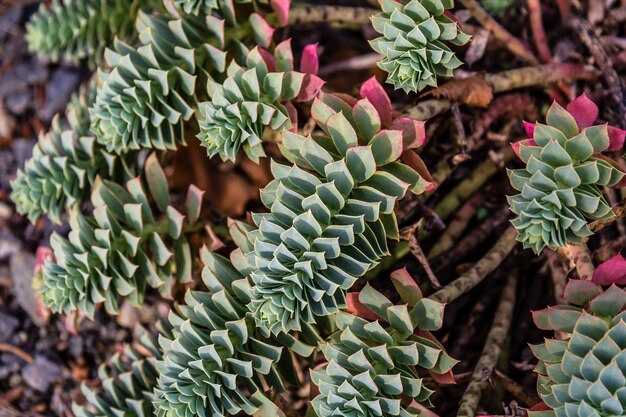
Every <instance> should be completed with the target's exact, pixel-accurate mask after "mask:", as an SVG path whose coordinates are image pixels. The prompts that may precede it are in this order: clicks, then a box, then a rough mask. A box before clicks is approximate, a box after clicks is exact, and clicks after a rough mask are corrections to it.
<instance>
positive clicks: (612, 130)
mask: <svg viewBox="0 0 626 417" xmlns="http://www.w3.org/2000/svg"><path fill="white" fill-rule="evenodd" d="M608 130H609V147H608V148H607V151H608V152H619V151H621V150H622V148H623V147H624V138H625V137H626V130H622V129H618V128H617V127H613V126H608Z"/></svg>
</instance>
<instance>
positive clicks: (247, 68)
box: [198, 40, 323, 162]
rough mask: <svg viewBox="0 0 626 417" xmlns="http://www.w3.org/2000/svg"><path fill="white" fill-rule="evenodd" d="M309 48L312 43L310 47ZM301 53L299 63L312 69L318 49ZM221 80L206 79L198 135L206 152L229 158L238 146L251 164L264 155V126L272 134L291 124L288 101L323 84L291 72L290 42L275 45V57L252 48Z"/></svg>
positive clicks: (313, 77) (309, 94) (302, 97)
mask: <svg viewBox="0 0 626 417" xmlns="http://www.w3.org/2000/svg"><path fill="white" fill-rule="evenodd" d="M311 47H313V50H314V48H315V45H311ZM311 47H306V48H305V50H304V52H303V65H302V66H303V67H305V68H310V67H315V68H317V53H315V52H312V50H311ZM227 75H228V78H226V80H225V81H224V82H223V83H217V82H209V84H208V94H209V97H210V99H211V100H210V101H207V102H204V103H200V108H199V123H200V133H199V134H198V139H199V140H200V143H201V144H202V145H203V146H205V147H206V148H207V153H208V155H209V156H211V157H213V156H215V155H219V156H220V157H221V158H222V160H231V161H234V160H235V158H236V156H237V153H238V152H239V150H240V149H242V148H243V150H244V151H245V153H246V155H247V156H248V157H249V158H250V159H252V160H253V161H255V162H258V161H259V158H260V157H262V156H265V152H264V151H263V146H262V140H263V134H264V132H265V129H266V128H269V129H271V130H273V131H274V132H280V131H282V130H283V129H291V128H293V127H296V126H294V125H295V124H296V121H295V120H293V121H292V118H293V119H295V115H296V110H295V108H293V106H292V105H291V103H290V101H291V100H295V99H298V100H300V101H308V100H311V99H312V98H313V97H314V96H315V95H317V93H318V92H319V89H320V88H321V85H322V84H323V82H322V81H321V80H320V79H319V78H318V77H317V76H316V75H315V74H310V73H308V74H305V73H303V72H299V71H296V70H295V69H294V64H293V52H292V50H291V42H290V41H289V40H287V41H284V42H282V43H280V44H279V45H277V46H276V48H275V50H274V55H271V54H269V53H268V52H267V51H265V50H263V49H261V48H259V47H256V48H254V49H253V50H252V51H250V52H249V53H248V54H247V56H246V59H245V65H244V66H240V65H239V64H237V62H235V61H232V63H231V64H230V65H229V67H228V71H227Z"/></svg>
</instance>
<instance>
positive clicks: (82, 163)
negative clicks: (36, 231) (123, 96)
mask: <svg viewBox="0 0 626 417" xmlns="http://www.w3.org/2000/svg"><path fill="white" fill-rule="evenodd" d="M94 95H95V90H94V89H92V88H90V89H86V90H84V91H82V92H81V93H80V94H79V95H77V96H74V97H73V98H72V100H71V102H70V104H69V105H68V107H67V110H66V113H65V117H66V119H67V122H68V123H69V128H65V127H64V126H63V124H62V122H61V117H60V116H59V115H56V116H55V117H54V118H53V120H52V127H51V128H50V131H49V132H47V133H41V134H40V135H39V140H38V142H37V144H36V145H35V147H34V148H33V154H32V156H31V158H30V159H28V160H27V161H26V164H25V166H24V169H23V170H21V169H18V171H17V177H16V178H15V180H14V181H12V182H11V188H12V193H11V198H12V200H13V201H14V202H15V206H16V209H17V211H18V213H20V214H23V215H28V218H29V220H30V221H31V222H32V223H34V222H36V221H37V219H38V218H39V217H40V216H41V215H42V214H45V215H47V216H48V217H49V218H50V220H52V221H53V222H54V223H57V224H60V223H61V216H62V215H63V214H64V213H65V211H66V209H69V208H71V207H73V206H78V207H80V206H81V205H82V203H83V202H84V200H85V199H86V198H87V197H88V196H89V187H90V186H91V185H92V184H93V183H94V180H95V178H96V176H100V177H101V178H115V179H118V180H123V179H125V178H130V177H131V176H132V173H133V171H134V165H135V159H136V155H134V154H133V155H126V156H123V157H120V156H117V155H114V154H111V153H109V152H107V151H106V149H105V148H104V147H103V146H102V145H100V144H99V143H98V142H97V141H96V139H95V138H94V137H93V136H92V135H90V133H89V113H88V112H87V106H88V105H89V103H91V102H92V101H93V96H94Z"/></svg>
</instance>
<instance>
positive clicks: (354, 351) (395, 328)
mask: <svg viewBox="0 0 626 417" xmlns="http://www.w3.org/2000/svg"><path fill="white" fill-rule="evenodd" d="M394 274H399V275H400V276H399V277H398V278H399V279H400V280H402V281H404V282H399V281H398V280H395V279H394V280H393V282H394V284H395V285H398V284H399V285H398V287H399V288H400V290H401V291H403V295H404V299H405V300H406V301H405V302H408V303H407V304H401V305H393V304H392V303H391V301H390V300H389V299H387V298H386V297H385V296H384V295H383V294H381V293H380V292H378V291H376V290H374V289H373V288H372V287H370V286H369V285H367V286H366V287H365V288H364V289H363V290H362V291H361V292H360V294H359V295H358V302H353V303H351V304H352V307H353V308H354V307H355V305H356V306H358V307H357V308H356V310H357V311H354V312H353V314H348V313H344V312H339V313H337V315H336V316H335V317H336V323H337V327H338V328H339V330H338V331H337V332H336V333H335V334H333V335H332V336H330V338H328V340H327V341H326V342H325V343H324V344H323V345H322V351H323V353H324V356H325V358H326V360H327V361H328V364H327V365H325V366H323V367H322V368H321V369H319V370H314V371H311V379H312V381H313V383H314V384H315V385H316V386H317V387H318V389H319V395H318V396H317V397H315V398H314V399H313V401H312V408H313V410H315V412H316V414H317V416H318V417H330V416H336V415H343V416H351V417H368V416H379V417H391V416H402V417H417V416H419V415H423V412H424V411H425V410H426V409H427V408H428V407H431V406H432V404H431V403H430V401H429V397H430V396H431V394H432V392H433V391H432V390H430V389H429V388H427V387H426V386H425V385H424V383H423V380H422V378H421V377H420V376H419V374H418V369H419V368H421V369H424V370H428V371H429V372H430V373H431V374H437V375H442V374H447V373H450V371H451V369H452V367H453V366H454V365H455V364H456V363H457V361H455V360H454V359H452V358H451V357H450V356H449V355H448V354H447V353H446V352H445V350H444V349H443V348H442V347H441V345H439V344H438V343H437V342H436V341H434V338H433V337H432V335H430V333H429V331H430V330H436V329H438V328H439V327H440V326H441V323H442V320H443V309H444V306H443V304H440V303H437V302H435V301H432V300H429V299H427V298H422V297H421V292H420V291H419V287H417V284H416V283H415V282H414V281H413V280H412V278H410V276H409V275H408V274H407V273H406V270H405V271H396V272H395V273H394ZM392 276H393V275H392ZM407 278H408V279H407ZM407 284H408V285H407ZM428 336H430V337H428Z"/></svg>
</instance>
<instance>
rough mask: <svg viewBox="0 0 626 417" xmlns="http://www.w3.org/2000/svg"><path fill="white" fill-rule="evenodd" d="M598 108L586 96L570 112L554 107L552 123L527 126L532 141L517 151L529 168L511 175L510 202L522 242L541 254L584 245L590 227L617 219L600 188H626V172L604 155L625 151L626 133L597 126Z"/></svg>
mask: <svg viewBox="0 0 626 417" xmlns="http://www.w3.org/2000/svg"><path fill="white" fill-rule="evenodd" d="M597 114H598V109H597V107H596V106H595V104H593V103H592V102H591V101H590V100H589V99H588V98H587V97H586V96H584V95H583V96H581V97H579V98H578V99H577V100H575V101H573V102H572V103H570V105H569V106H568V109H567V110H566V109H564V108H563V107H561V106H560V105H559V104H557V103H554V104H553V105H552V106H551V107H550V109H549V110H548V113H547V115H546V122H547V124H541V123H536V124H535V125H529V124H527V125H526V126H527V128H528V135H529V136H530V137H531V138H530V139H527V140H524V141H521V142H517V143H516V144H514V149H515V150H516V152H517V154H518V155H519V157H520V159H521V160H522V161H523V162H524V163H525V164H526V168H524V169H516V170H510V171H509V178H510V180H511V185H512V186H513V188H514V189H516V190H517V191H519V192H520V194H517V195H515V196H512V197H509V204H510V206H511V210H512V211H513V212H514V213H515V214H517V217H516V218H515V219H514V220H513V221H512V223H513V225H514V226H515V228H516V229H517V231H518V240H520V241H521V242H523V244H524V247H525V248H532V249H533V250H534V251H535V252H536V253H539V252H541V250H542V249H543V248H544V247H546V246H547V247H549V248H550V249H556V248H558V247H563V246H566V245H567V244H568V243H574V244H578V243H581V242H582V240H583V239H584V238H585V237H587V236H590V235H591V234H592V233H591V231H590V230H589V227H588V224H587V222H588V221H589V220H598V219H603V218H606V217H608V216H611V215H612V211H611V208H610V207H609V205H608V203H607V201H606V199H605V198H604V196H603V195H602V191H601V189H600V187H603V186H609V187H616V186H621V185H622V184H620V182H621V180H622V179H623V178H624V173H623V172H621V170H620V169H619V167H618V166H617V164H616V163H615V162H614V161H612V160H611V159H609V158H607V157H605V156H604V155H602V154H601V152H604V151H615V150H619V149H620V148H621V146H622V145H623V142H624V131H621V130H619V129H615V128H611V127H609V126H607V125H596V126H592V124H593V122H594V120H595V118H596V116H597Z"/></svg>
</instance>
